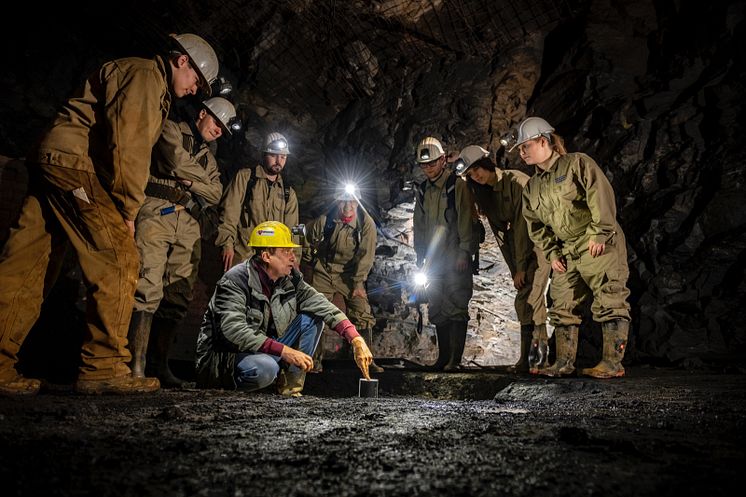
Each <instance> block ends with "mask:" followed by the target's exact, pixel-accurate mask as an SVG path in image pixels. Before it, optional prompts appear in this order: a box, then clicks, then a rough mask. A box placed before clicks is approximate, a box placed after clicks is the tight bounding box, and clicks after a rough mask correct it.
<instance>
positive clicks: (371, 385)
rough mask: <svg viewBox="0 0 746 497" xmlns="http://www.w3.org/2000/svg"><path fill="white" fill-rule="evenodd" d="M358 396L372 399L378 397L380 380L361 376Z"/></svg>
mask: <svg viewBox="0 0 746 497" xmlns="http://www.w3.org/2000/svg"><path fill="white" fill-rule="evenodd" d="M357 396H358V397H365V398H371V399H377V398H378V380H366V379H365V378H360V382H359V383H358V387H357Z"/></svg>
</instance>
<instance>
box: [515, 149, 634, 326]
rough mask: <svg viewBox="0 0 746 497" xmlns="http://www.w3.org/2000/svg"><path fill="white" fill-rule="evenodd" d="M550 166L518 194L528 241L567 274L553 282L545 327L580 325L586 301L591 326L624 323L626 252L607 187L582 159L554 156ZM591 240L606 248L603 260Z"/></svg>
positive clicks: (582, 156)
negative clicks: (590, 247) (561, 265)
mask: <svg viewBox="0 0 746 497" xmlns="http://www.w3.org/2000/svg"><path fill="white" fill-rule="evenodd" d="M550 161H551V162H550V164H551V165H550V166H549V168H548V169H547V170H546V171H542V170H541V169H539V168H537V170H536V174H535V175H534V176H532V177H531V179H529V181H528V183H527V184H526V187H525V188H524V190H523V215H524V216H525V218H526V222H527V225H528V233H529V236H530V237H531V239H532V240H533V241H534V243H535V244H536V245H537V247H539V248H540V249H541V250H542V251H543V252H544V254H545V255H546V257H547V260H548V261H550V262H551V261H553V260H556V259H559V258H561V257H563V256H564V257H565V258H566V261H567V271H566V272H564V273H558V272H556V271H555V272H554V274H553V276H552V284H551V287H550V295H551V297H552V307H551V309H550V310H549V319H550V323H551V324H552V325H554V326H569V325H579V324H580V322H581V321H582V315H581V314H580V311H579V309H580V306H581V304H582V303H583V302H584V301H585V300H586V299H587V298H589V297H591V296H593V303H592V305H591V311H592V312H593V318H594V320H595V321H596V322H598V323H603V322H606V321H611V320H615V319H624V320H626V321H629V320H630V315H629V309H630V306H629V303H627V297H629V290H628V289H627V286H626V284H627V278H628V277H629V267H628V266H627V246H626V243H625V238H624V233H623V232H622V229H621V227H620V226H619V223H618V222H617V220H616V202H615V199H614V190H613V189H612V187H611V183H609V180H608V179H607V178H606V176H605V175H604V173H603V171H602V170H601V168H600V167H598V165H597V164H596V162H595V161H594V160H593V159H591V158H590V157H588V156H587V155H585V154H582V153H570V154H566V155H563V156H560V155H559V154H557V153H556V152H554V153H553V154H552V157H551V158H550ZM591 239H593V240H594V241H595V242H597V243H605V244H606V248H605V251H604V253H603V254H602V255H600V256H598V257H591V255H590V252H589V251H588V242H589V240H591Z"/></svg>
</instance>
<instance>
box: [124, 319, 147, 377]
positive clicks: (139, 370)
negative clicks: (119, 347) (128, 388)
mask: <svg viewBox="0 0 746 497" xmlns="http://www.w3.org/2000/svg"><path fill="white" fill-rule="evenodd" d="M152 324H153V313H152V312H146V311H135V312H133V313H132V318H131V319H130V328H129V331H128V332H127V349H128V350H129V351H130V354H132V361H130V369H131V370H132V376H133V377H135V378H144V377H145V361H146V359H145V354H146V353H147V351H148V339H149V338H150V326H151V325H152Z"/></svg>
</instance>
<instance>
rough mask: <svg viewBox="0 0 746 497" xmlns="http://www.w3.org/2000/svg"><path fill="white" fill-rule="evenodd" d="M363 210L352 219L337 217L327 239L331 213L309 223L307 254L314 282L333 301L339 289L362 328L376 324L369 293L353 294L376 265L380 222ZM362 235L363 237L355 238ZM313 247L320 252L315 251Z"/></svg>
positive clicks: (307, 229)
mask: <svg viewBox="0 0 746 497" xmlns="http://www.w3.org/2000/svg"><path fill="white" fill-rule="evenodd" d="M357 212H358V213H360V212H363V214H364V215H363V219H360V216H359V215H356V216H355V219H354V220H353V221H352V222H351V223H349V224H346V223H343V222H342V221H341V220H340V219H339V217H337V219H335V220H334V231H332V234H331V236H330V240H323V238H324V226H325V225H326V219H327V214H324V215H322V216H320V217H318V218H316V219H314V220H313V221H311V222H310V223H309V224H308V225H307V226H306V240H307V242H308V244H309V245H310V247H309V248H308V249H307V250H305V252H304V254H303V260H304V262H306V263H308V264H312V267H313V281H312V282H311V285H312V286H313V287H314V288H315V289H316V290H317V291H319V292H321V293H323V294H324V296H325V297H326V298H328V299H329V300H330V301H331V300H332V299H333V298H334V293H335V292H337V293H339V294H340V295H342V297H343V298H344V301H345V306H346V307H347V315H348V316H349V317H350V320H351V321H352V323H353V324H354V325H355V327H357V329H358V330H369V329H371V328H373V326H374V325H375V324H376V320H375V318H374V317H373V314H372V313H371V310H370V304H369V303H368V298H367V297H360V296H354V297H353V296H352V292H353V290H356V289H358V288H365V287H364V285H365V280H366V279H367V278H368V273H370V270H371V269H372V268H373V261H374V260H375V255H376V224H375V222H374V221H373V219H372V218H371V217H370V215H368V213H367V212H364V211H363V210H362V209H358V211H357ZM356 232H357V234H358V235H357V236H359V241H358V242H356V241H355V237H356ZM313 248H316V249H317V253H316V254H315V255H314V254H313Z"/></svg>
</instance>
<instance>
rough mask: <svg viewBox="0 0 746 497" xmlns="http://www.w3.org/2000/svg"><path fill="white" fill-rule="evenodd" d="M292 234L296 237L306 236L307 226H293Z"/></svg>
mask: <svg viewBox="0 0 746 497" xmlns="http://www.w3.org/2000/svg"><path fill="white" fill-rule="evenodd" d="M290 233H292V234H293V235H295V236H303V237H305V236H306V225H305V224H299V225H297V226H293V227H292V228H290Z"/></svg>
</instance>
